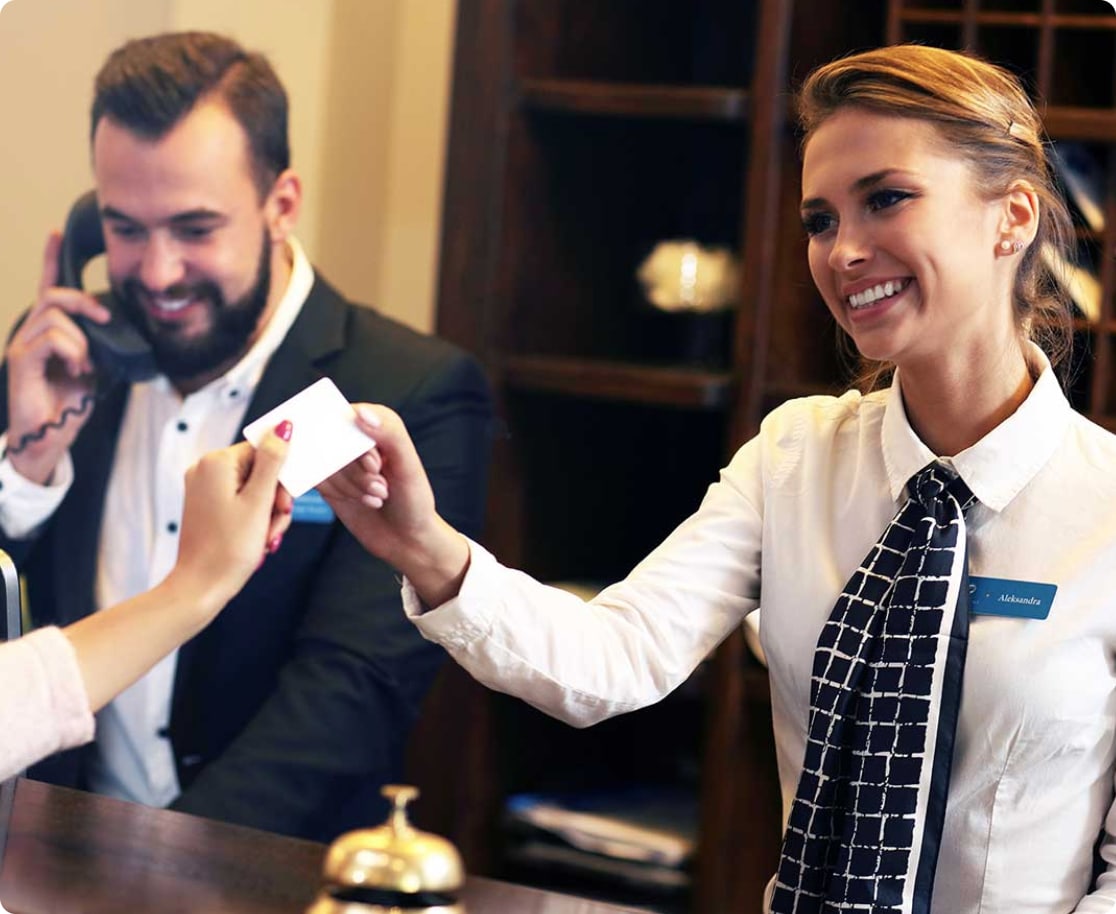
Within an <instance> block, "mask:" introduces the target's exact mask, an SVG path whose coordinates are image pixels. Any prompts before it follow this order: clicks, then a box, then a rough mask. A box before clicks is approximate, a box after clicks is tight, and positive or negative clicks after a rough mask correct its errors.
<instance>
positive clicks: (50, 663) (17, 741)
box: [0, 627, 93, 779]
mask: <svg viewBox="0 0 1116 914" xmlns="http://www.w3.org/2000/svg"><path fill="white" fill-rule="evenodd" d="M92 738H93V715H92V713H91V712H90V710H89V698H88V696H87V695H86V692H85V683H84V682H82V679H81V671H80V670H79V668H78V663H77V655H76V654H75V652H74V648H73V645H71V644H70V641H69V639H68V638H67V637H66V636H65V635H64V634H62V631H61V629H58V628H54V627H50V628H41V629H38V630H37V631H34V632H32V633H31V634H29V635H25V636H24V637H22V638H19V639H17V640H15V641H9V642H7V643H6V644H0V779H4V778H8V777H10V776H11V775H13V774H15V773H16V772H17V771H19V770H21V769H22V768H25V767H27V766H28V765H30V764H31V763H33V762H36V761H38V760H39V759H41V758H43V757H45V756H47V755H50V754H51V753H53V752H57V751H59V750H60V749H68V748H70V747H71V746H77V745H80V744H81V743H85V742H88V741H89V740H91V739H92Z"/></svg>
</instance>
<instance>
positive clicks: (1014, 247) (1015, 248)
mask: <svg viewBox="0 0 1116 914" xmlns="http://www.w3.org/2000/svg"><path fill="white" fill-rule="evenodd" d="M1026 246H1027V245H1025V244H1024V243H1023V242H1022V241H1013V242H1012V243H1011V251H1012V253H1013V254H1018V253H1019V252H1020V251H1022V250H1023V248H1025V247H1026Z"/></svg>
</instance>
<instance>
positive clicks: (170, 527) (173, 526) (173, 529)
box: [167, 520, 178, 533]
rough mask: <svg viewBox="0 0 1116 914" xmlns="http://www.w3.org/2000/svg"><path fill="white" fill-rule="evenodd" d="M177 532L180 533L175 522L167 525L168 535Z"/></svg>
mask: <svg viewBox="0 0 1116 914" xmlns="http://www.w3.org/2000/svg"><path fill="white" fill-rule="evenodd" d="M177 532H178V524H177V523H176V522H175V521H173V520H172V521H171V522H170V523H169V524H167V533H177Z"/></svg>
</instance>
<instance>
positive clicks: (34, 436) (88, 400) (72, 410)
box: [7, 392, 97, 456]
mask: <svg viewBox="0 0 1116 914" xmlns="http://www.w3.org/2000/svg"><path fill="white" fill-rule="evenodd" d="M96 400H97V395H96V394H95V393H93V392H90V393H87V394H85V395H84V396H82V398H81V403H79V404H78V405H77V406H67V407H66V408H65V409H63V410H62V414H61V415H60V416H59V417H58V418H57V419H55V420H53V421H51V422H44V423H43V424H42V425H40V426H39V427H38V428H37V429H35V430H34V431H33V432H25V433H24V434H23V435H21V436H20V439H19V441H17V442H16V443H15V444H14V445H11V444H9V445H8V448H7V453H8V456H11V455H12V454H18V453H19V452H20V451H22V450H23V449H24V448H25V447H27V445H29V444H31V443H32V442H34V441H42V440H43V438H44V437H45V435H46V433H47V432H50V431H54V430H56V429H60V428H62V426H63V425H65V424H66V420H67V419H69V418H70V417H71V416H84V415H85V414H86V413H87V412H89V407H90V406H92V405H93V404H94V402H96Z"/></svg>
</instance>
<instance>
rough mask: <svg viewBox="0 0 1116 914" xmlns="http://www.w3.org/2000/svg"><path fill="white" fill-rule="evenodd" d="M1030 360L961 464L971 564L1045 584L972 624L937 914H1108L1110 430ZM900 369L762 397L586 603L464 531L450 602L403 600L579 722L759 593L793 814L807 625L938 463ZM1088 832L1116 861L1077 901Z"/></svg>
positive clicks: (621, 703) (1114, 483) (654, 688)
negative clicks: (721, 464) (717, 459)
mask: <svg viewBox="0 0 1116 914" xmlns="http://www.w3.org/2000/svg"><path fill="white" fill-rule="evenodd" d="M1032 357H1033V359H1034V365H1035V367H1036V368H1037V369H1039V370H1041V371H1042V373H1041V375H1040V377H1039V379H1038V381H1037V382H1036V384H1035V386H1034V389H1033V390H1032V391H1031V393H1030V395H1029V396H1028V398H1027V400H1026V401H1025V402H1024V403H1023V404H1022V405H1021V406H1020V407H1019V409H1018V410H1017V411H1016V412H1015V414H1014V415H1012V416H1011V417H1010V418H1008V419H1007V420H1006V421H1004V422H1003V423H1002V424H1001V425H999V426H998V427H997V428H996V429H994V430H993V431H992V432H991V433H989V434H988V435H987V436H985V437H984V438H983V439H982V440H981V441H979V442H978V443H976V444H975V445H973V446H972V447H971V448H968V449H967V450H965V451H963V452H961V453H960V454H957V455H956V456H955V457H954V458H953V459H952V461H951V462H952V464H953V466H954V467H955V468H956V470H957V471H958V472H959V474H960V475H961V477H962V478H963V479H964V480H965V482H966V483H967V484H968V486H969V488H970V489H971V490H972V491H973V493H974V494H975V495H976V496H977V498H978V499H980V504H978V505H975V506H974V507H973V508H972V509H971V510H970V512H969V515H968V519H967V524H968V530H969V537H970V539H969V548H970V567H971V571H972V573H973V574H975V575H981V576H987V577H995V578H1007V579H1014V580H1022V581H1033V582H1043V583H1052V584H1056V585H1057V587H1058V590H1057V594H1056V596H1055V598H1054V602H1053V606H1052V609H1051V612H1050V615H1049V617H1048V618H1047V619H1044V620H1026V619H1019V618H1008V617H998V616H987V615H980V616H974V617H973V618H972V621H971V627H970V640H969V648H968V658H967V663H966V668H965V680H964V688H963V695H962V702H961V716H960V722H959V724H958V731H957V744H956V751H955V761H954V766H953V773H952V778H951V781H950V792H949V805H948V809H947V814H946V822H945V834H944V836H943V841H942V847H941V853H940V856H939V860H938V870H937V872H938V878H937V880H936V886H935V890H934V899H933V906H932V912H933V914H975V912H978V911H979V912H981V914H1066V912H1071V911H1073V912H1079V914H1086V912H1093V914H1099V912H1108V914H1113V912H1116V843H1114V841H1113V839H1112V837H1111V834H1112V833H1113V832H1116V813H1114V812H1113V811H1112V805H1113V761H1114V740H1113V737H1114V730H1116V437H1114V436H1112V435H1110V434H1109V433H1108V432H1106V431H1104V430H1103V429H1101V428H1099V427H1098V426H1096V425H1093V424H1092V423H1090V422H1089V421H1087V420H1086V419H1084V418H1083V417H1081V416H1079V415H1078V414H1076V413H1074V412H1073V411H1072V410H1071V409H1070V407H1069V404H1068V403H1067V402H1066V400H1065V397H1064V396H1063V394H1062V391H1061V389H1060V388H1059V386H1058V383H1057V380H1056V378H1055V377H1054V374H1053V372H1052V371H1051V370H1050V368H1049V365H1048V364H1047V363H1046V361H1045V358H1044V357H1043V356H1042V355H1041V353H1039V352H1038V350H1037V349H1035V350H1033V356H1032ZM898 384H899V381H898V379H896V381H895V382H893V385H892V387H891V388H890V390H886V391H879V392H876V393H873V394H870V395H868V396H861V395H860V394H858V393H856V392H849V393H846V394H845V395H843V396H842V397H840V398H832V397H812V398H807V399H803V400H797V401H793V402H790V403H787V404H786V405H784V406H782V407H780V408H779V409H777V410H775V411H774V412H773V413H772V414H771V415H770V416H768V417H767V419H766V420H765V421H764V423H763V425H762V427H761V430H760V432H759V434H758V435H757V436H756V438H754V439H753V440H752V441H750V442H748V443H747V444H746V445H745V446H744V447H742V448H741V449H740V450H739V451H738V452H737V454H736V455H735V456H734V458H733V459H732V461H731V462H730V463H729V465H728V466H727V467H726V468H725V469H724V470H723V471H722V473H721V478H720V480H719V481H718V482H717V483H715V484H714V485H712V486H711V487H710V489H709V491H708V493H707V495H706V497H705V499H704V500H703V502H702V504H701V506H700V508H699V509H698V511H697V512H696V513H695V514H694V515H693V516H691V517H690V518H689V519H687V520H686V521H684V522H683V523H682V524H681V525H680V526H679V527H678V528H677V529H676V530H675V531H674V532H673V533H672V534H671V535H670V536H669V537H668V538H667V539H666V540H665V541H664V542H663V543H662V545H660V546H659V547H658V548H657V549H656V550H655V551H654V552H652V553H651V555H650V556H649V557H648V558H646V559H645V560H644V561H643V562H641V563H640V564H639V565H638V566H637V567H636V568H635V569H634V570H633V571H632V572H631V574H630V575H629V576H628V578H627V579H625V580H624V581H622V582H620V583H619V584H615V585H613V586H612V587H610V588H608V589H606V590H605V591H604V592H602V593H601V594H600V595H599V596H598V597H597V598H596V599H594V600H593V601H592V602H591V603H588V604H585V603H582V602H581V601H580V600H578V599H577V598H576V597H574V596H572V595H570V594H568V593H565V592H564V591H560V590H556V589H553V588H548V587H545V586H543V585H541V584H539V583H537V582H535V581H533V580H532V579H530V578H529V577H527V576H526V575H523V574H521V573H520V572H517V571H513V570H510V569H507V568H504V567H503V566H501V565H499V564H498V563H497V562H496V560H495V559H494V558H493V557H492V556H491V555H490V554H489V553H488V552H486V551H485V550H484V549H482V548H481V547H480V546H477V545H475V544H472V545H471V549H472V562H471V565H470V568H469V571H468V573H467V574H466V577H465V580H464V583H463V585H462V588H461V592H460V594H459V596H458V597H456V598H455V599H453V600H451V601H450V602H448V603H446V604H445V605H443V606H442V607H439V608H437V609H435V610H429V611H428V610H427V609H426V608H425V607H423V606H422V605H421V603H420V601H419V600H418V598H417V596H416V594H415V593H414V591H413V590H412V589H411V588H410V586H409V584H405V585H404V601H405V607H406V610H407V613H408V615H409V616H410V617H411V618H412V619H413V620H414V622H415V624H416V625H417V626H418V627H419V628H420V630H421V631H422V633H423V634H424V635H425V636H426V637H428V638H430V639H431V640H434V641H437V642H438V643H440V644H442V645H444V646H445V647H446V648H447V649H448V650H449V652H450V653H451V654H452V656H453V657H454V658H455V659H456V660H457V661H458V662H459V663H461V664H462V665H463V666H465V667H466V668H467V669H468V670H469V671H470V672H471V673H472V674H473V675H474V676H475V677H476V678H477V679H479V680H480V681H481V682H483V683H485V684H487V685H489V686H492V687H493V688H497V689H500V690H501V691H506V692H510V693H512V694H515V695H518V696H519V697H521V698H523V699H524V700H526V701H528V702H530V703H531V704H533V705H535V706H536V707H538V708H540V709H542V710H543V711H546V712H547V713H549V714H553V715H555V716H556V717H559V718H561V719H563V720H565V721H568V722H569V723H572V724H574V725H575V726H587V725H589V724H592V723H594V722H596V721H599V720H601V719H603V718H606V717H609V716H611V715H613V714H619V713H622V712H624V711H629V710H632V709H634V708H639V707H643V706H645V705H648V704H651V703H653V702H655V701H657V700H659V699H660V698H662V697H663V696H664V695H666V694H667V693H668V692H670V691H671V690H672V689H673V688H675V687H676V686H677V685H679V684H680V683H681V682H682V681H683V680H685V679H686V678H687V676H688V675H689V674H690V672H691V671H692V670H693V669H694V667H695V666H696V665H697V664H698V663H699V662H700V661H701V660H702V659H703V658H704V657H705V656H706V655H707V654H709V652H710V651H711V650H713V648H714V647H715V646H716V645H717V644H718V643H719V642H720V641H721V640H722V639H723V638H725V637H726V635H728V633H729V632H730V631H732V630H733V629H734V628H735V627H736V626H737V625H739V624H740V622H741V620H742V619H743V618H744V616H745V615H746V614H748V613H750V612H752V611H753V610H756V609H757V608H758V607H759V606H760V604H761V603H762V605H763V624H762V626H761V638H762V643H763V648H764V651H765V653H766V656H767V661H768V664H769V668H770V676H771V703H772V714H773V719H774V731H775V743H776V751H777V756H778V764H779V779H780V785H781V789H782V799H783V810H784V819H785V816H786V813H787V811H788V810H789V807H790V803H791V800H792V799H793V797H794V792H795V788H796V786H797V782H798V773H799V770H800V768H801V765H802V760H803V757H804V754H805V745H806V736H807V723H808V721H807V716H808V711H809V705H810V674H811V664H812V661H813V655H814V648H815V645H816V643H817V638H818V635H819V633H820V631H821V628H822V626H823V624H824V622H825V620H826V619H827V618H828V616H829V614H830V612H831V610H832V608H833V605H834V602H835V601H836V598H837V595H838V594H839V593H840V591H841V589H842V588H843V586H844V584H845V582H846V581H847V579H848V577H849V576H850V574H851V573H852V572H853V571H854V570H855V569H856V568H857V566H858V564H859V563H860V561H861V560H862V559H863V558H864V556H865V555H866V554H867V552H868V550H869V548H870V547H871V546H872V545H873V543H875V541H876V539H877V537H878V536H879V534H880V532H881V531H882V530H883V529H884V527H885V525H886V524H887V522H888V521H889V520H890V519H891V518H892V516H893V515H894V514H895V512H896V511H897V510H898V508H899V507H900V505H901V504H902V503H903V502H904V501H905V500H906V495H905V485H906V482H907V480H908V479H909V478H910V477H911V476H912V475H914V474H915V473H916V472H917V471H918V470H919V469H921V468H922V467H923V466H925V465H926V464H927V463H929V462H930V461H931V460H933V459H934V455H933V454H932V453H931V452H930V451H929V450H928V449H927V448H926V446H925V445H924V444H923V443H922V442H921V441H920V440H919V439H918V437H917V436H916V434H915V433H914V431H913V430H912V429H911V427H910V425H909V423H908V421H907V418H906V414H905V412H904V409H903V402H902V397H901V396H900V394H899V386H898ZM761 582H762V585H761ZM1106 817H1107V829H1106ZM1102 832H1105V840H1104V845H1103V847H1102V851H1101V852H1102V855H1103V856H1104V859H1105V860H1106V862H1107V864H1108V866H1109V872H1107V873H1105V874H1104V875H1102V876H1101V877H1100V880H1099V885H1098V886H1097V888H1096V890H1095V891H1094V892H1093V893H1092V894H1089V895H1088V897H1085V896H1086V893H1087V892H1088V891H1089V886H1090V879H1091V866H1092V860H1093V847H1094V844H1095V842H1096V840H1097V838H1098V836H1099V835H1101V834H1102Z"/></svg>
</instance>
